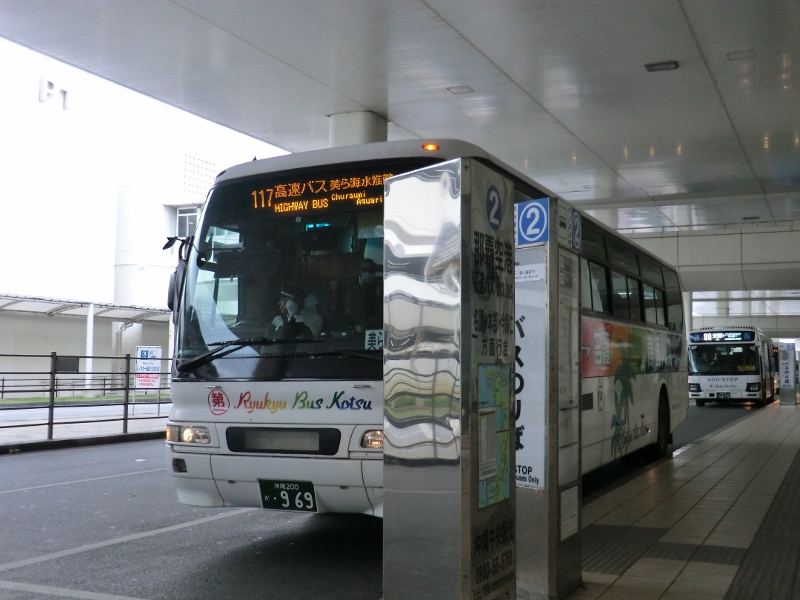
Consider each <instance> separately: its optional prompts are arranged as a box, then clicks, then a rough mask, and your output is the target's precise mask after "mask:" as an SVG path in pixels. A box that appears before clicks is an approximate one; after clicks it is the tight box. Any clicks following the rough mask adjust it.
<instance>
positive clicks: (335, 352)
mask: <svg viewBox="0 0 800 600" xmlns="http://www.w3.org/2000/svg"><path fill="white" fill-rule="evenodd" d="M308 341H314V340H308ZM375 352H376V353H375V354H370V353H368V352H364V351H358V350H322V351H318V350H309V351H307V352H290V353H286V354H280V355H278V354H275V355H270V354H266V355H265V356H352V357H354V358H366V359H368V360H383V352H380V353H378V351H377V350H376V351H375Z"/></svg>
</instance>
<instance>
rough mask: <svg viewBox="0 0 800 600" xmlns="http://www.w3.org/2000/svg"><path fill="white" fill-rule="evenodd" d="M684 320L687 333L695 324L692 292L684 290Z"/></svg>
mask: <svg viewBox="0 0 800 600" xmlns="http://www.w3.org/2000/svg"><path fill="white" fill-rule="evenodd" d="M683 321H684V329H685V330H686V333H689V332H690V331H691V330H692V329H693V328H694V325H693V323H692V292H683Z"/></svg>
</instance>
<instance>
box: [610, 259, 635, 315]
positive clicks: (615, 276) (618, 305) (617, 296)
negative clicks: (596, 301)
mask: <svg viewBox="0 0 800 600" xmlns="http://www.w3.org/2000/svg"><path fill="white" fill-rule="evenodd" d="M611 310H612V312H613V314H614V316H615V317H621V318H623V319H630V318H631V312H630V307H629V305H628V278H627V277H625V275H620V274H619V273H615V272H614V271H611Z"/></svg>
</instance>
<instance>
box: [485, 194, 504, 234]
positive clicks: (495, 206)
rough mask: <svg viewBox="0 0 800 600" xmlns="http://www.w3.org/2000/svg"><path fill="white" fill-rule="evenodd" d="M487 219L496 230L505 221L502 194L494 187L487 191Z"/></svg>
mask: <svg viewBox="0 0 800 600" xmlns="http://www.w3.org/2000/svg"><path fill="white" fill-rule="evenodd" d="M486 218H487V219H489V227H491V228H492V229H494V230H497V228H498V227H500V221H501V220H502V219H503V213H502V208H501V206H500V192H498V191H497V188H496V187H494V186H493V185H490V186H489V189H488V190H486Z"/></svg>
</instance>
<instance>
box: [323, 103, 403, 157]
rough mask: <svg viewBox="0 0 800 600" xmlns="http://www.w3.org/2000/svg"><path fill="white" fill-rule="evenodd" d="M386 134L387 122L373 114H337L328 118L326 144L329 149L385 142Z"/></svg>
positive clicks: (365, 112) (367, 112)
mask: <svg viewBox="0 0 800 600" xmlns="http://www.w3.org/2000/svg"><path fill="white" fill-rule="evenodd" d="M388 132H389V122H388V121H387V120H386V119H384V118H383V117H381V116H380V115H376V114H375V113H373V112H369V111H362V112H352V113H339V114H338V115H331V116H330V129H329V132H328V142H329V144H330V147H331V148H333V147H336V146H352V145H354V144H369V143H371V142H385V141H386V140H387V137H388Z"/></svg>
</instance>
